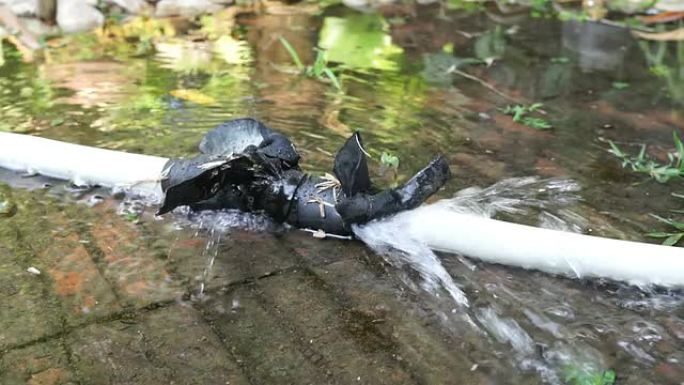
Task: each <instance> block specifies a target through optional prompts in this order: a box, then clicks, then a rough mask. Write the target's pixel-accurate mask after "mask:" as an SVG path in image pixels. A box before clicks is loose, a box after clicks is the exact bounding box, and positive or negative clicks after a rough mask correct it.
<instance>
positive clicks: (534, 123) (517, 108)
mask: <svg viewBox="0 0 684 385" xmlns="http://www.w3.org/2000/svg"><path fill="white" fill-rule="evenodd" d="M542 107H544V105H543V104H542V103H533V104H530V105H529V106H525V105H522V104H516V105H509V106H506V108H503V109H501V112H503V113H504V114H506V115H510V116H512V117H513V121H514V122H518V123H520V124H522V125H525V126H527V127H531V128H534V129H536V130H548V129H550V128H552V127H553V126H552V125H551V123H549V121H548V120H546V119H544V118H540V117H534V116H530V114H532V113H534V112H538V113H543V112H544V111H543V110H542V109H541V108H542Z"/></svg>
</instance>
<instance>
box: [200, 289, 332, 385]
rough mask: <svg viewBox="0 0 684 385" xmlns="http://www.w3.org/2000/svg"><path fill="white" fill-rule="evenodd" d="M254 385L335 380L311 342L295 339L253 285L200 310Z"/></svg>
mask: <svg viewBox="0 0 684 385" xmlns="http://www.w3.org/2000/svg"><path fill="white" fill-rule="evenodd" d="M201 309H202V312H203V314H204V317H205V319H206V320H207V321H209V322H210V323H211V324H212V325H213V327H214V328H215V329H216V330H217V332H218V333H219V334H220V335H221V336H222V339H223V341H224V343H225V344H226V347H227V348H228V349H230V351H231V352H232V353H233V355H234V356H235V358H236V359H237V360H238V362H239V363H240V364H241V365H242V367H243V370H244V371H245V372H246V373H247V375H248V377H249V379H250V382H251V383H252V384H327V383H331V382H333V381H332V378H331V377H330V374H331V373H329V372H327V369H326V368H325V367H320V366H319V363H320V362H322V361H321V360H320V358H319V356H318V354H317V353H316V352H315V351H313V350H307V349H305V347H307V344H308V341H301V340H297V339H296V338H293V336H292V334H291V329H292V326H291V325H285V324H283V323H281V322H280V321H279V320H278V319H277V318H276V317H274V316H273V314H272V313H271V311H272V309H271V307H270V306H269V305H267V304H264V303H263V302H262V298H261V294H260V293H259V292H258V291H256V290H255V288H254V287H253V286H252V285H244V286H239V287H237V288H236V289H235V290H233V291H229V292H227V293H222V294H220V295H219V294H217V295H214V296H213V297H212V298H211V299H210V300H208V301H206V302H204V303H203V304H202V306H201Z"/></svg>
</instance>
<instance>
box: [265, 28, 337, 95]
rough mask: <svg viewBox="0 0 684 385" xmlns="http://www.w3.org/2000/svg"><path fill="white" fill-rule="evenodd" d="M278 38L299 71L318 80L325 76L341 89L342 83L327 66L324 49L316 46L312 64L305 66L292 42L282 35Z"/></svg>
mask: <svg viewBox="0 0 684 385" xmlns="http://www.w3.org/2000/svg"><path fill="white" fill-rule="evenodd" d="M278 39H279V40H280V43H282V45H283V47H285V49H286V50H287V52H288V53H289V54H290V57H291V58H292V61H293V62H294V63H295V66H296V67H297V69H298V70H299V72H300V73H302V74H304V75H305V76H308V77H312V78H316V79H319V80H324V79H325V78H326V77H327V78H328V80H329V81H330V82H331V83H332V85H333V86H335V88H337V90H338V91H342V85H341V84H340V81H339V80H338V79H337V76H336V75H335V73H334V72H332V70H331V69H330V68H329V67H328V57H327V55H326V52H325V50H322V49H319V48H317V49H316V59H315V60H314V62H313V64H312V65H310V66H305V65H304V63H302V60H301V59H300V58H299V54H297V51H296V50H295V49H294V47H293V46H292V44H290V42H289V41H287V39H285V38H284V37H282V36H280V37H279V38H278Z"/></svg>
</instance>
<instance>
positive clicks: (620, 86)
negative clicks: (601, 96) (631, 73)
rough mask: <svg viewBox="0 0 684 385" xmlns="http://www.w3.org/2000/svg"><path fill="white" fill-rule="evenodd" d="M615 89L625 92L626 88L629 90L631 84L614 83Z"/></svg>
mask: <svg viewBox="0 0 684 385" xmlns="http://www.w3.org/2000/svg"><path fill="white" fill-rule="evenodd" d="M613 88H615V89H616V90H624V89H626V88H629V83H625V82H613Z"/></svg>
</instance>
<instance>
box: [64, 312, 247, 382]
mask: <svg viewBox="0 0 684 385" xmlns="http://www.w3.org/2000/svg"><path fill="white" fill-rule="evenodd" d="M65 340H66V343H67V345H68V346H69V347H70V349H71V351H72V357H73V363H74V367H75V368H76V370H77V371H78V373H79V375H80V376H81V378H82V383H88V384H102V385H106V384H117V385H119V384H146V385H154V384H160V385H161V384H165V385H167V384H197V385H204V384H238V385H239V384H249V382H248V381H247V379H246V378H245V377H244V375H243V374H242V372H241V370H240V368H239V367H238V366H237V365H236V363H235V362H234V361H233V359H232V357H231V355H230V353H229V352H228V351H227V350H226V349H225V348H224V346H223V345H222V343H221V341H220V340H219V339H218V337H217V336H216V335H215V334H214V333H213V332H212V330H211V328H210V327H209V326H208V325H207V324H205V323H204V322H203V321H202V320H201V318H200V317H199V316H198V313H197V312H196V311H194V310H192V309H191V308H189V307H186V306H182V305H175V306H171V307H168V308H165V309H157V310H153V311H150V312H146V313H143V314H139V315H137V316H133V317H131V318H127V319H123V320H120V321H112V322H109V323H106V324H94V325H90V326H87V327H84V328H82V329H79V330H76V331H74V332H73V333H71V334H70V335H69V336H67V337H66V339H65Z"/></svg>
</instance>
